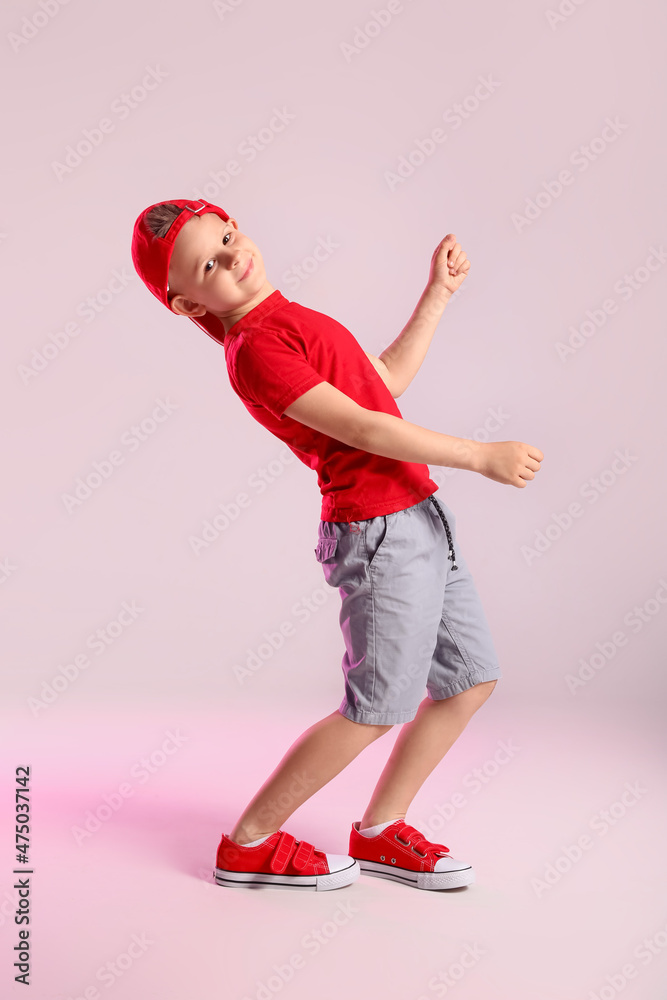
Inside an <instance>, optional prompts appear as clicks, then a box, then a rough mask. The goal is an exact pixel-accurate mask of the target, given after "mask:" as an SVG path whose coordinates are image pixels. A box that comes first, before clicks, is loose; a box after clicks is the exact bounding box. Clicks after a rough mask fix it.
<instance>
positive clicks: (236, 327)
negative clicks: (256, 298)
mask: <svg viewBox="0 0 667 1000" xmlns="http://www.w3.org/2000/svg"><path fill="white" fill-rule="evenodd" d="M287 301H288V300H287V299H286V298H285V296H284V295H283V294H282V292H281V291H280V290H279V289H278V288H274V290H273V291H272V292H271V294H270V295H267V296H266V298H265V299H262V301H261V302H259V303H258V304H257V305H256V306H253V308H252V309H251V310H250V312H247V313H246V314H245V316H241V319H237V321H236V323H233V324H232V326H230V328H229V330H227V333H226V334H225V339H227V337H228V336H229V335H230V334H232V335H234V336H235V335H236V334H237V333H240V332H241V330H245V328H246V327H247V326H254V325H255V324H256V323H257V321H258V320H261V319H263V318H264V317H265V316H267V315H268V313H270V312H273V310H274V309H277V308H278V306H282V305H283V304H284V303H286V302H287Z"/></svg>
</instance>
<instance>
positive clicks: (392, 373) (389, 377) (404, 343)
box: [369, 285, 451, 398]
mask: <svg viewBox="0 0 667 1000" xmlns="http://www.w3.org/2000/svg"><path fill="white" fill-rule="evenodd" d="M450 298H451V294H450V293H448V292H444V291H442V290H437V289H435V288H432V287H430V286H428V285H427V287H426V288H425V289H424V291H423V292H422V295H421V297H420V299H419V302H418V303H417V305H416V307H415V310H414V312H413V313H412V316H411V317H410V319H409V320H408V322H407V323H406V324H405V326H404V327H403V329H402V330H401V332H400V333H399V335H398V337H397V338H396V340H395V341H394V342H393V343H392V344H390V345H389V347H387V348H385V350H384V351H383V352H382V354H381V355H380V357H379V358H378V359H376V360H378V361H379V362H380V364H381V365H383V366H384V370H385V372H386V377H385V375H383V373H382V371H380V369H378V371H379V374H380V376H381V377H382V378H383V379H384V382H385V384H386V385H387V387H388V388H389V391H390V392H391V394H392V396H393V397H394V398H397V397H398V396H400V395H401V393H403V392H405V390H406V389H407V387H408V386H409V385H410V383H411V382H412V380H413V378H414V377H415V375H416V374H417V372H418V371H419V369H420V368H421V364H422V361H423V360H424V358H425V356H426V352H427V350H428V349H429V346H430V344H431V340H432V339H433V334H434V333H435V328H436V327H437V325H438V323H439V322H440V319H441V317H442V314H443V312H444V311H445V306H446V305H447V303H448V302H449V299H450ZM369 357H370V358H371V362H372V363H374V361H373V358H372V357H371V356H370V355H369ZM375 367H376V368H377V365H376V366H375Z"/></svg>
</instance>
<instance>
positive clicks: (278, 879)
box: [213, 861, 361, 892]
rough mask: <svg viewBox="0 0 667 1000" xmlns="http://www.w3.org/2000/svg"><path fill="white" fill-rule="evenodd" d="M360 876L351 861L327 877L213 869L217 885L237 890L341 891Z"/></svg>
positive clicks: (356, 864) (358, 870)
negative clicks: (259, 888) (255, 888)
mask: <svg viewBox="0 0 667 1000" xmlns="http://www.w3.org/2000/svg"><path fill="white" fill-rule="evenodd" d="M360 874H361V869H360V867H359V862H358V861H353V862H352V863H351V864H350V865H348V866H347V867H346V868H341V869H339V870H338V871H335V872H331V873H330V874H328V875H269V874H268V873H266V872H232V871H226V870H225V869H224V868H214V869H213V875H214V877H215V881H216V883H217V885H226V886H230V887H234V886H236V887H237V888H244V887H245V888H246V889H247V888H254V887H255V886H274V887H276V888H280V889H315V890H318V891H320V892H321V891H322V890H326V889H342V888H343V886H346V885H350V884H351V883H352V882H356V880H357V879H358V878H359V876H360Z"/></svg>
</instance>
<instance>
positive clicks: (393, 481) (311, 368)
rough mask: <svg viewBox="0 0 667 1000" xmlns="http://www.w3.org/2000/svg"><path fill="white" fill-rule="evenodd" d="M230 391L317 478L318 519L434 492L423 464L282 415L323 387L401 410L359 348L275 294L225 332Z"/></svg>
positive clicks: (396, 506) (356, 516)
mask: <svg viewBox="0 0 667 1000" xmlns="http://www.w3.org/2000/svg"><path fill="white" fill-rule="evenodd" d="M224 350H225V360H226V362H227V371H228V374H229V381H230V383H231V385H232V388H233V389H234V391H235V392H236V393H237V395H238V396H239V397H240V398H241V400H242V401H243V403H244V405H245V406H246V409H247V410H248V411H249V412H250V413H251V414H252V416H253V417H254V418H255V420H258V421H259V423H260V424H262V425H263V426H264V427H266V429H267V430H269V431H270V432H271V433H272V434H274V435H275V436H276V437H277V438H279V439H280V440H281V441H284V442H285V444H286V445H287V446H288V448H290V450H291V451H293V452H294V454H295V455H296V456H297V458H299V459H300V460H301V461H302V462H303V463H304V464H305V465H307V466H308V467H309V468H310V469H315V471H316V472H317V480H318V484H319V487H320V492H321V494H322V511H321V517H322V520H323V521H347V522H349V521H362V520H365V519H366V518H370V517H377V516H378V515H380V514H393V513H394V512H395V511H397V510H404V509H405V508H406V507H412V506H413V505H414V504H416V503H419V502H420V501H421V500H424V499H425V498H426V497H427V496H429V495H430V494H431V493H434V492H435V491H436V490H437V489H438V484H437V483H435V482H433V480H432V479H431V478H430V477H429V470H428V466H427V465H424V464H422V463H419V462H400V461H398V460H397V459H393V458H384V457H382V456H381V455H373V454H372V453H371V452H367V451H362V450H360V449H358V448H352V447H350V446H349V445H347V444H343V442H342V441H337V440H336V439H335V438H332V437H329V436H328V435H327V434H322V433H320V431H316V430H314V429H313V428H312V427H308V426H307V425H306V424H302V423H299V421H298V420H293V419H292V418H291V417H288V416H283V413H284V411H285V410H286V409H287V407H288V406H290V404H291V403H293V402H294V400H295V399H298V397H299V396H301V395H303V393H304V392H306V391H307V390H308V389H312V388H313V386H315V385H318V384H319V383H320V382H329V383H331V385H333V386H335V387H336V388H337V389H340V391H341V392H344V393H345V395H346V396H349V397H350V398H351V399H354V400H355V402H357V403H358V404H359V405H360V406H363V407H365V408H366V409H368V410H379V411H382V412H384V413H392V414H394V416H396V417H400V416H401V412H400V410H399V409H398V407H397V405H396V401H395V400H394V397H393V396H392V395H391V393H390V392H389V389H388V388H387V386H386V385H385V384H384V382H383V381H382V379H381V378H380V376H379V375H378V373H377V372H376V370H375V368H374V367H373V365H372V364H371V362H370V361H369V359H368V358H367V357H366V354H365V353H364V351H363V349H362V347H361V346H360V345H359V343H358V342H357V340H356V339H355V338H354V337H353V335H352V334H351V333H350V331H349V330H347V329H346V328H345V327H344V326H343V325H342V324H341V323H338V322H337V321H336V320H335V319H332V318H331V317H330V316H327V315H325V314H324V313H321V312H317V311H316V310H314V309H308V308H307V307H306V306H302V305H299V303H298V302H290V301H289V300H288V299H286V298H285V296H284V295H282V293H281V292H280V291H279V290H278V289H277V288H276V289H275V290H274V291H273V292H271V294H270V295H268V296H267V298H265V299H263V300H262V302H260V303H259V305H256V306H255V307H254V309H251V310H250V312H248V313H246V315H245V316H243V317H242V318H241V319H240V320H238V321H237V322H236V323H234V325H233V326H232V327H230V329H229V330H228V332H227V335H226V336H225V340H224Z"/></svg>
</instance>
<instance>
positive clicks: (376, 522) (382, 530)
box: [364, 514, 389, 566]
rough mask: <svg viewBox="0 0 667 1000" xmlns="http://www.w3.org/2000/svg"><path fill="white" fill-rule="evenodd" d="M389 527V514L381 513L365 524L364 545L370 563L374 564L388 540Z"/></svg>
mask: <svg viewBox="0 0 667 1000" xmlns="http://www.w3.org/2000/svg"><path fill="white" fill-rule="evenodd" d="M388 528H389V520H388V515H386V514H381V515H379V516H378V517H374V518H372V519H371V520H369V521H367V522H366V524H365V526H364V545H365V548H366V558H367V560H368V565H369V566H372V565H373V562H374V561H375V558H376V556H377V554H378V552H379V551H380V549H381V548H382V546H383V545H384V543H385V541H386V540H387V531H388Z"/></svg>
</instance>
